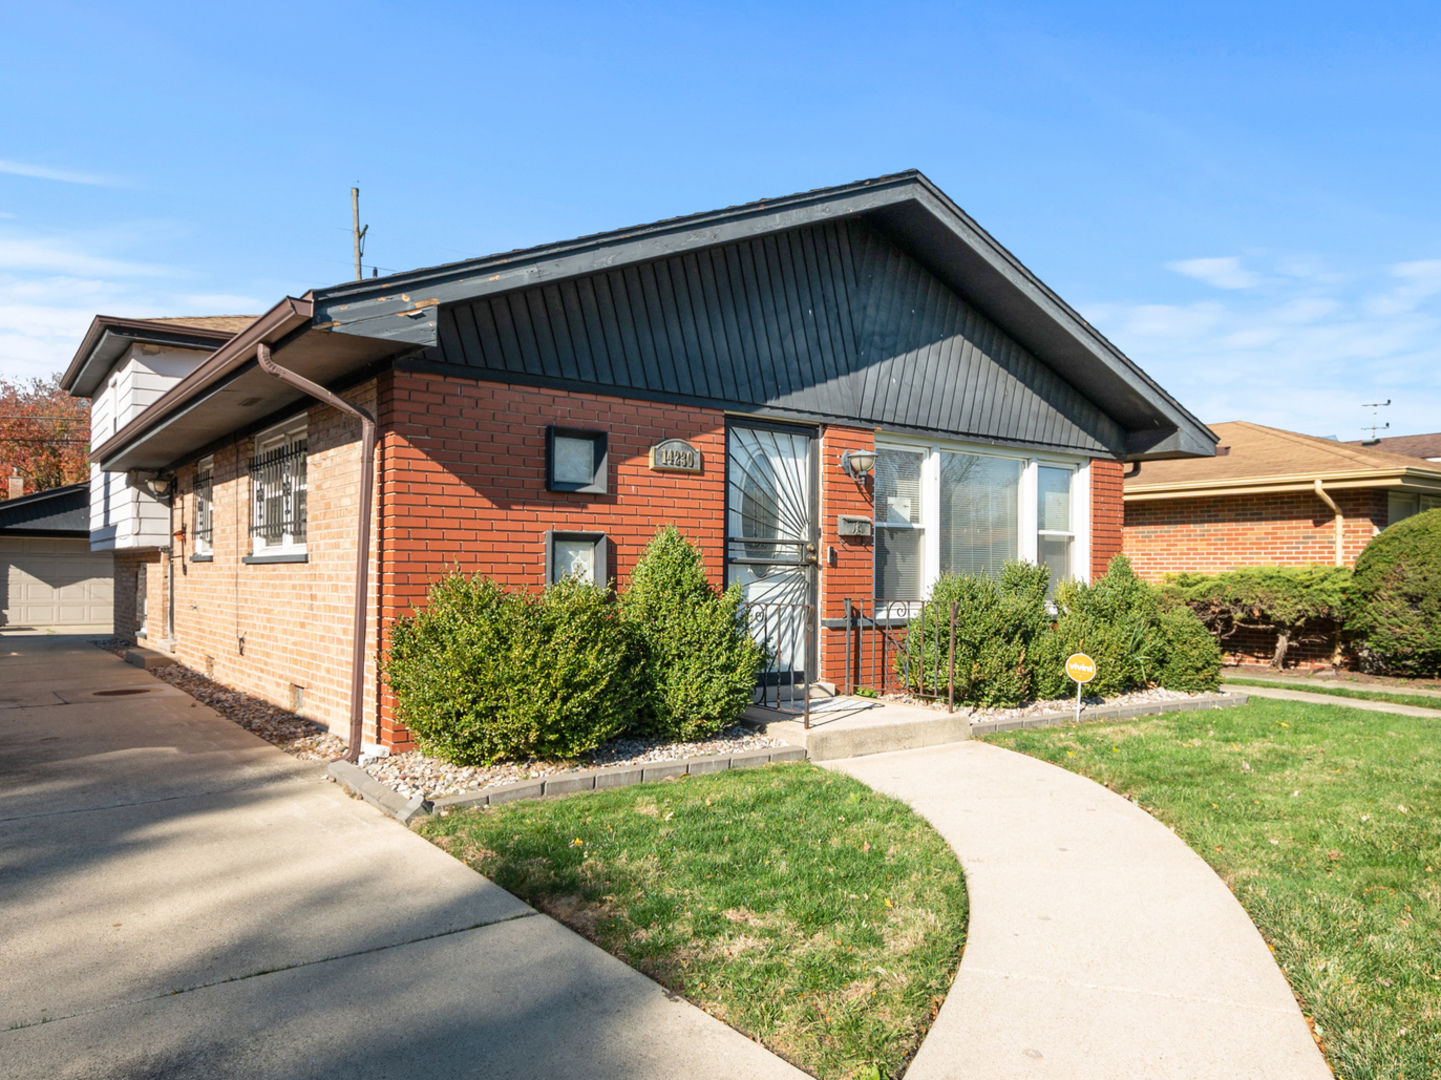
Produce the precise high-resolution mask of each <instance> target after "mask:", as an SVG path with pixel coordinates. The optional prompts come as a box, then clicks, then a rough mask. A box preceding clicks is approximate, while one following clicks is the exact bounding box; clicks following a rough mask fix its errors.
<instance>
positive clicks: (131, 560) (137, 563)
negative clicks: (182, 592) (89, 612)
mask: <svg viewBox="0 0 1441 1080" xmlns="http://www.w3.org/2000/svg"><path fill="white" fill-rule="evenodd" d="M141 572H144V573H145V575H146V578H145V590H146V604H145V607H146V610H147V612H148V614H149V625H148V626H147V627H146V641H149V642H155V641H159V640H160V639H161V638H163V637H164V636H165V608H166V603H167V597H166V594H165V577H164V567H163V565H162V563H161V558H160V552H158V551H153V550H145V551H127V550H125V549H123V548H122V549H121V550H118V551H116V552H115V614H114V619H115V622H114V627H115V630H114V633H115V636H116V637H122V638H130V639H131V640H132V641H133V640H135V637H136V634H135V631H136V629H137V628H138V626H139V619H140V614H139V612H138V611H137V610H136V600H137V599H138V597H137V593H136V584H137V581H136V578H137V575H139V574H140V573H141Z"/></svg>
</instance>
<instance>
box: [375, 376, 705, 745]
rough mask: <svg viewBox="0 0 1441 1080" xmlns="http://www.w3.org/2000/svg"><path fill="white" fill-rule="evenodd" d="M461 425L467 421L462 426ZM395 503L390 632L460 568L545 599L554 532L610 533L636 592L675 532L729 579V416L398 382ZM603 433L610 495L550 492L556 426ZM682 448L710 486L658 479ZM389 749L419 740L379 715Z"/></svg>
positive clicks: (388, 415) (387, 551)
mask: <svg viewBox="0 0 1441 1080" xmlns="http://www.w3.org/2000/svg"><path fill="white" fill-rule="evenodd" d="M460 418H464V423H457V421H458V420H459V419H460ZM381 422H382V427H383V429H384V431H385V436H384V439H383V443H382V461H383V480H384V485H385V497H384V501H383V504H382V510H381V521H380V525H381V535H382V536H383V538H384V541H383V545H382V551H383V556H382V559H383V562H382V577H383V582H384V584H383V592H382V598H381V616H382V619H383V621H384V623H385V625H389V624H390V623H391V622H392V621H393V620H394V619H395V618H397V617H398V616H400V615H403V614H405V613H407V612H408V611H410V610H411V608H412V607H413V606H414V605H415V604H417V603H419V602H420V601H422V600H423V599H424V597H425V592H426V588H427V587H428V586H429V584H430V583H431V582H432V581H434V580H435V579H436V578H437V577H438V576H440V575H441V574H443V573H444V572H445V571H446V570H448V569H451V568H452V567H455V568H459V569H460V570H461V571H462V572H464V573H467V574H475V573H480V574H485V575H488V576H490V577H492V578H494V579H495V580H496V581H498V582H500V583H501V584H503V585H507V586H510V587H515V588H532V589H539V588H541V587H542V586H543V584H544V577H545V544H544V534H545V532H546V531H547V530H549V529H566V530H575V531H579V532H600V533H604V534H605V535H606V537H607V539H608V540H609V542H610V547H611V554H610V567H609V571H610V576H612V577H613V578H615V579H616V581H617V582H619V583H621V584H624V583H625V582H626V581H627V580H629V577H630V573H631V571H632V570H633V569H634V567H635V563H636V560H637V559H638V558H639V557H640V554H641V552H642V551H643V550H644V549H645V545H646V544H647V543H648V542H649V540H650V539H651V537H652V536H654V535H655V533H656V530H657V529H659V528H661V527H662V526H665V525H668V524H676V525H679V526H680V527H681V529H682V530H683V531H684V532H685V534H686V536H687V537H689V538H690V540H691V541H692V542H694V543H695V544H697V545H698V546H699V547H700V549H701V552H702V553H703V555H704V557H705V563H706V569H707V571H708V572H709V574H710V577H711V580H712V581H713V582H714V583H715V584H716V585H719V584H720V583H721V581H722V578H723V575H724V565H723V559H724V547H723V545H724V523H723V517H724V507H725V462H726V453H725V414H724V413H722V412H720V411H719V410H716V409H703V408H697V407H694V406H682V405H664V404H657V403H653V402H645V401H635V400H629V399H624V398H618V397H607V396H602V395H597V394H586V393H573V392H569V391H563V390H540V389H533V388H528V387H520V386H510V385H506V384H502V383H490V382H476V381H473V380H468V379H456V378H449V377H442V376H435V375H424V374H416V373H408V372H403V371H402V372H396V373H394V376H393V382H392V384H391V387H390V392H389V394H388V395H387V397H386V398H385V400H384V401H383V402H382V406H381ZM551 424H555V425H561V426H564V427H571V428H582V429H587V428H589V429H595V430H598V431H604V432H606V434H607V440H608V446H607V450H608V456H609V473H610V476H609V490H608V492H607V493H606V494H604V495H595V494H582V493H579V492H575V493H572V492H557V491H547V490H546V489H545V429H546V427H547V425H551ZM663 439H685V440H687V441H688V442H690V443H691V444H693V445H694V446H695V447H696V448H697V449H699V450H700V452H701V458H702V468H703V471H702V472H701V473H700V474H699V475H690V474H679V473H662V472H653V471H651V469H650V467H649V451H650V448H651V447H652V446H654V445H655V444H656V443H658V442H660V441H661V440H663ZM380 723H381V737H382V740H383V741H385V742H387V743H389V744H391V745H394V746H396V747H399V748H403V747H405V746H407V745H409V740H408V736H407V734H406V732H405V730H404V728H402V727H401V726H400V725H399V724H398V723H397V722H396V720H395V718H394V710H393V702H392V701H391V700H390V699H389V697H388V696H387V697H384V698H383V699H382V703H381V721H380Z"/></svg>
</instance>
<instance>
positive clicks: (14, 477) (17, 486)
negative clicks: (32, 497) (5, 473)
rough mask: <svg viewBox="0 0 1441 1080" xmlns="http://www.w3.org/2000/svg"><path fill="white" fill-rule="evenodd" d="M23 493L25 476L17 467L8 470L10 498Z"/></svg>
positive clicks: (18, 496)
mask: <svg viewBox="0 0 1441 1080" xmlns="http://www.w3.org/2000/svg"><path fill="white" fill-rule="evenodd" d="M24 494H25V477H23V476H21V475H20V470H19V469H11V470H10V498H12V499H18V498H20V496H22V495H24Z"/></svg>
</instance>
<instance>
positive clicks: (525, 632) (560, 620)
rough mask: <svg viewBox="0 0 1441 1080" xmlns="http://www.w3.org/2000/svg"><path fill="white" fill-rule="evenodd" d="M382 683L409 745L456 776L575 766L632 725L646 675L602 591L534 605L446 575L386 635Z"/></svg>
mask: <svg viewBox="0 0 1441 1080" xmlns="http://www.w3.org/2000/svg"><path fill="white" fill-rule="evenodd" d="M385 675H386V678H387V680H388V681H389V684H390V687H391V690H392V691H393V692H394V694H395V699H396V711H397V715H398V717H399V719H400V720H401V722H402V723H404V724H405V726H406V727H407V728H409V729H410V732H411V734H412V736H413V737H414V739H415V742H416V745H417V746H419V747H420V748H421V749H422V750H423V751H425V752H426V753H429V754H434V755H435V756H437V757H441V758H444V759H445V760H447V761H451V762H454V763H456V764H458V765H478V764H486V763H489V762H493V761H497V760H500V759H502V758H511V759H517V758H518V759H525V758H530V757H545V758H572V757H577V756H579V755H581V754H584V753H586V752H588V751H590V750H593V749H595V748H596V747H597V746H599V745H601V744H602V743H604V742H606V741H608V740H610V739H613V738H615V737H616V736H617V735H619V734H620V733H621V732H623V731H624V730H626V729H627V728H628V727H630V726H631V725H632V724H633V721H634V719H635V716H636V711H637V706H638V703H639V701H640V699H641V696H642V691H643V687H644V679H645V675H646V672H645V665H644V663H643V654H642V650H641V648H640V647H639V644H638V642H637V641H636V638H635V635H634V634H633V633H632V632H631V629H630V627H629V626H628V625H627V624H626V623H625V622H624V621H623V620H622V619H621V618H620V613H619V611H618V609H617V605H616V604H615V603H614V601H613V600H612V598H611V596H610V592H609V590H608V589H607V588H605V587H603V586H598V585H587V584H584V583H581V582H578V581H575V580H573V579H565V580H563V581H561V582H559V583H558V584H555V585H552V586H551V587H550V588H548V589H546V590H545V592H543V593H540V594H532V593H527V592H506V591H505V590H503V589H502V588H501V587H500V586H499V585H497V584H496V583H495V582H493V581H490V580H488V579H485V578H480V577H472V578H467V577H465V576H463V575H461V574H459V573H452V574H448V575H446V576H445V577H443V578H441V579H440V580H439V581H437V582H436V583H435V584H434V585H433V586H432V587H431V589H430V591H429V594H428V596H427V598H426V603H425V606H424V607H422V608H421V609H419V610H418V611H416V612H414V613H413V614H411V615H409V616H405V617H402V618H400V619H398V620H397V621H396V623H395V625H394V627H393V628H392V630H391V645H390V652H389V655H388V656H387V659H386V664H385Z"/></svg>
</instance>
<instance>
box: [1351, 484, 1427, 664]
mask: <svg viewBox="0 0 1441 1080" xmlns="http://www.w3.org/2000/svg"><path fill="white" fill-rule="evenodd" d="M1345 617H1346V628H1347V630H1349V631H1350V632H1351V634H1352V635H1353V640H1355V642H1356V643H1357V645H1358V646H1359V647H1360V651H1361V656H1362V660H1363V663H1364V664H1365V665H1366V666H1367V667H1370V668H1374V669H1376V670H1381V671H1389V672H1393V673H1395V674H1398V675H1423V676H1431V675H1438V674H1441V510H1427V511H1425V512H1424V513H1421V514H1416V515H1414V516H1412V517H1408V518H1406V519H1405V520H1403V521H1398V522H1397V523H1396V524H1395V525H1392V526H1391V527H1390V528H1387V529H1385V530H1383V531H1382V532H1381V533H1380V534H1379V535H1377V536H1376V537H1375V538H1374V539H1373V540H1372V541H1371V542H1370V543H1369V544H1367V545H1366V550H1365V551H1363V552H1361V557H1360V558H1359V559H1357V560H1356V574H1355V578H1354V581H1353V585H1352V589H1351V595H1350V597H1349V598H1348V602H1347V604H1346V608H1345Z"/></svg>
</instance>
